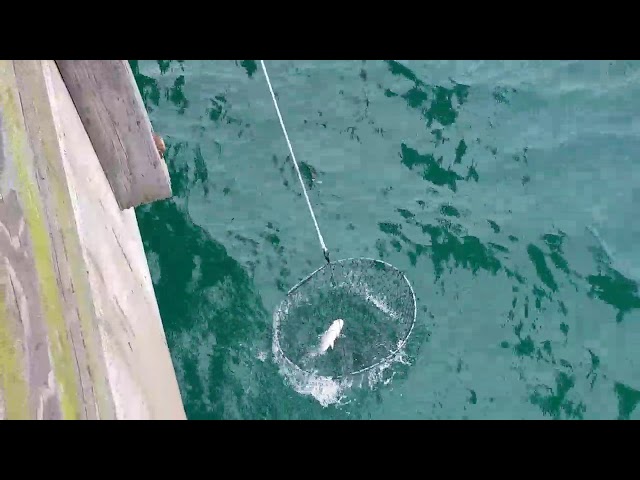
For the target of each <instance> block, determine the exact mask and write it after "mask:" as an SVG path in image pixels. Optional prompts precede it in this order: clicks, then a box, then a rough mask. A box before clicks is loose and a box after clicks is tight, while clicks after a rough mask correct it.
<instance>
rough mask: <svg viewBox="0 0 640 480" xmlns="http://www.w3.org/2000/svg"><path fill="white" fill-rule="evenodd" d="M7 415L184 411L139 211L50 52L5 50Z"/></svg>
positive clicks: (1, 235)
mask: <svg viewBox="0 0 640 480" xmlns="http://www.w3.org/2000/svg"><path fill="white" fill-rule="evenodd" d="M2 418H34V419H35V418H37V419H58V418H60V419H112V418H117V419H120V418H124V419H126V418H135V419H137V418H142V419H144V418H149V419H153V418H177V419H184V418H185V413H184V407H183V405H182V401H181V398H180V392H179V389H178V385H177V381H176V377H175V372H174V371H173V366H172V362H171V358H170V355H169V351H168V347H167V344H166V339H165V337H164V331H163V328H162V322H161V320H160V315H159V311H158V307H157V303H156V300H155V295H154V291H153V286H152V283H151V277H150V274H149V269H148V265H147V263H146V258H145V254H144V249H143V246H142V241H141V239H140V232H139V230H138V226H137V222H136V218H135V213H134V211H133V209H125V210H121V208H120V206H119V205H118V202H117V201H116V198H115V196H114V194H113V192H112V190H111V187H110V184H109V181H108V179H107V177H106V175H105V172H104V171H103V169H102V167H101V164H100V161H99V159H98V157H97V156H96V153H95V151H94V149H93V147H92V144H91V141H90V139H89V137H88V135H87V132H86V131H85V129H84V127H83V124H82V121H81V119H80V117H79V115H78V112H77V111H76V109H75V106H74V103H73V101H72V99H71V97H70V95H69V92H68V90H67V89H66V87H65V85H64V82H63V80H62V78H61V76H60V72H59V71H58V69H57V67H56V64H55V62H53V61H49V60H23V61H11V60H0V419H2Z"/></svg>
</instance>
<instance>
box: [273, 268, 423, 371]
mask: <svg viewBox="0 0 640 480" xmlns="http://www.w3.org/2000/svg"><path fill="white" fill-rule="evenodd" d="M353 260H367V261H369V262H373V263H378V264H383V265H385V266H386V267H389V268H390V269H392V270H395V271H396V272H397V273H398V274H400V276H401V277H402V279H403V280H404V281H405V283H406V284H407V286H408V287H409V291H410V292H411V299H412V300H413V319H412V321H411V326H410V327H409V330H408V331H407V334H406V335H405V336H404V338H403V339H402V340H401V341H400V342H399V343H398V346H397V348H396V349H395V350H392V351H391V352H390V353H389V354H388V355H387V356H386V357H384V358H382V359H381V360H378V361H377V362H376V363H373V364H371V365H368V366H366V367H364V368H361V369H360V370H355V371H353V372H349V373H347V374H345V375H338V376H335V377H331V378H333V379H341V378H345V377H348V376H352V375H358V374H360V373H363V372H366V371H367V370H371V369H373V368H375V367H377V366H379V365H382V364H383V363H385V362H387V361H389V360H390V359H392V358H393V357H394V356H395V355H396V354H397V353H398V352H399V351H400V350H402V349H403V348H404V346H405V345H406V344H407V342H408V341H409V337H410V336H411V333H412V332H413V328H414V326H415V324H416V318H417V316H418V302H417V299H416V293H415V291H414V290H413V285H412V284H411V282H410V281H409V279H408V278H407V276H406V275H405V274H404V273H403V272H402V271H401V270H400V269H399V268H397V267H394V266H393V265H391V264H390V263H389V262H385V261H384V260H380V259H377V258H369V257H348V258H341V259H339V260H333V261H332V262H331V263H344V262H349V261H353ZM330 265H331V264H330V263H325V264H324V265H322V266H321V267H319V268H316V269H315V270H314V271H313V272H311V273H310V274H309V275H307V276H306V277H304V278H303V279H302V280H300V281H299V282H298V283H296V284H295V285H294V286H293V287H291V288H290V289H289V291H287V294H286V297H285V299H284V300H282V301H281V302H280V304H279V305H278V307H280V306H281V305H282V304H283V303H285V302H286V298H287V297H289V296H290V295H291V293H293V292H295V291H296V290H297V289H298V288H300V287H301V286H302V285H304V284H305V283H307V282H308V281H309V280H310V279H311V278H312V277H313V276H314V275H315V274H316V273H318V272H319V271H321V270H323V269H325V268H327V267H329V266H330ZM278 310H279V308H276V311H278ZM274 323H275V315H274ZM275 327H276V325H274V332H273V334H274V338H275V339H276V343H277V346H278V349H279V350H280V353H281V354H282V357H283V358H284V359H285V360H286V361H287V362H289V363H290V364H291V365H294V366H295V367H297V368H298V369H299V370H301V371H302V372H304V373H307V374H314V372H310V371H308V370H305V369H304V368H302V367H300V366H299V365H298V364H297V363H295V362H293V361H292V360H291V359H290V358H289V357H287V355H286V354H285V353H284V350H282V348H280V341H279V335H278V330H277V329H276V328H275Z"/></svg>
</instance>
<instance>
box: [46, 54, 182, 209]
mask: <svg viewBox="0 0 640 480" xmlns="http://www.w3.org/2000/svg"><path fill="white" fill-rule="evenodd" d="M56 64H57V66H58V69H59V71H60V74H61V75H62V78H63V79H64V83H65V85H66V87H67V89H68V91H69V94H70V95H71V98H72V99H73V102H74V104H75V106H76V110H77V111H78V114H79V115H80V118H81V120H82V123H83V125H84V128H85V130H86V131H87V133H88V134H89V138H90V139H91V143H92V144H93V148H94V150H95V152H96V154H97V155H98V159H99V160H100V164H101V165H102V168H103V170H104V172H105V175H106V176H107V179H108V180H109V184H110V185H111V189H112V190H113V193H114V195H115V197H116V200H117V201H118V205H119V206H120V208H121V209H126V208H131V207H136V206H138V205H141V204H144V203H149V202H153V201H156V200H162V199H165V198H168V197H170V196H171V195H172V192H171V182H170V178H169V172H168V171H167V166H166V164H165V162H164V160H163V158H162V157H161V155H160V153H159V152H158V148H157V146H156V142H155V140H154V136H153V129H152V126H151V122H150V121H149V117H148V115H147V112H146V109H145V107H144V103H143V101H142V97H141V96H140V91H139V90H138V87H137V85H136V82H135V78H134V76H133V72H132V71H131V67H130V66H129V62H128V61H127V60H56Z"/></svg>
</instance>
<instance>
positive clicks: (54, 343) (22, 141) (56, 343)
mask: <svg viewBox="0 0 640 480" xmlns="http://www.w3.org/2000/svg"><path fill="white" fill-rule="evenodd" d="M10 65H11V63H10V61H2V62H0V78H4V79H8V80H9V81H10V82H11V83H13V85H6V84H5V85H0V109H1V110H2V115H3V124H4V126H5V132H6V136H7V150H8V152H9V155H10V158H11V159H12V161H13V162H14V164H15V168H16V172H17V177H18V178H17V185H16V186H17V189H18V194H19V197H20V200H21V203H22V205H23V209H24V213H25V220H26V223H27V225H28V227H29V233H30V236H31V241H32V245H33V259H34V262H35V266H36V272H37V276H38V286H39V290H40V297H41V298H40V300H41V303H42V306H43V310H44V317H45V321H46V324H47V330H48V337H49V343H50V348H51V356H52V362H53V369H54V374H55V378H56V380H57V385H58V387H59V392H60V397H59V400H60V407H61V411H62V416H63V418H64V419H78V418H80V402H79V398H78V386H77V382H76V374H75V367H74V360H73V353H72V351H71V345H70V341H69V337H68V334H67V328H66V324H65V320H64V314H63V308H62V302H61V298H60V296H61V292H60V289H59V288H58V285H57V282H56V274H55V268H54V265H53V260H52V246H51V243H50V237H49V232H48V228H47V224H46V218H45V216H44V206H43V204H42V199H41V197H40V192H39V190H38V187H37V185H36V183H35V180H34V178H33V176H32V173H31V171H30V165H28V162H29V155H28V154H27V151H28V140H27V133H26V131H25V126H24V123H23V122H22V121H21V120H22V116H21V113H20V111H21V109H20V106H19V99H18V98H16V95H15V92H16V91H17V88H16V87H15V77H14V73H13V69H12V68H11V66H10ZM7 70H8V71H7ZM5 395H6V394H5ZM5 402H6V400H5Z"/></svg>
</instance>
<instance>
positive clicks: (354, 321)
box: [274, 258, 416, 378]
mask: <svg viewBox="0 0 640 480" xmlns="http://www.w3.org/2000/svg"><path fill="white" fill-rule="evenodd" d="M336 319H343V321H344V324H343V328H342V331H341V332H340V335H339V337H338V338H337V339H336V340H335V343H334V346H333V348H328V349H326V351H324V352H323V353H322V354H320V355H310V352H313V351H314V349H315V351H317V349H318V345H319V343H320V338H321V336H322V335H323V334H324V333H325V332H326V331H327V330H328V328H329V326H330V325H331V324H332V323H333V322H334V321H335V320H336ZM415 319H416V298H415V294H414V291H413V288H412V287H411V284H410V283H409V280H407V278H406V277H405V276H404V274H402V272H400V271H399V270H398V269H397V268H395V267H393V266H392V265H390V264H388V263H386V262H383V261H381V260H373V259H367V258H357V259H356V258H352V259H345V260H338V261H334V262H331V263H329V264H326V265H324V266H323V267H321V268H319V269H318V270H316V271H315V272H313V273H312V274H311V275H309V276H308V277H306V278H305V279H304V280H302V281H301V282H300V283H298V284H297V285H296V286H295V287H293V288H292V289H291V290H290V291H289V292H288V294H287V297H286V298H285V300H284V301H283V302H282V303H281V304H280V306H279V307H278V308H277V309H276V310H275V313H274V349H276V350H279V351H280V352H281V354H282V355H283V356H284V357H285V358H286V359H287V360H289V361H290V362H292V363H293V364H295V365H296V366H298V367H299V368H300V369H302V370H304V371H307V372H314V373H316V374H319V375H322V376H328V377H332V378H339V377H345V376H347V375H353V374H357V373H361V372H363V371H365V370H368V369H370V368H372V367H374V366H376V365H379V364H381V363H382V362H384V361H385V360H387V359H389V358H391V357H392V356H393V355H395V354H396V353H397V352H398V351H399V350H400V349H401V348H402V347H403V346H404V344H405V343H406V341H407V340H408V338H409V335H410V334H411V331H412V329H413V326H414V323H415Z"/></svg>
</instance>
